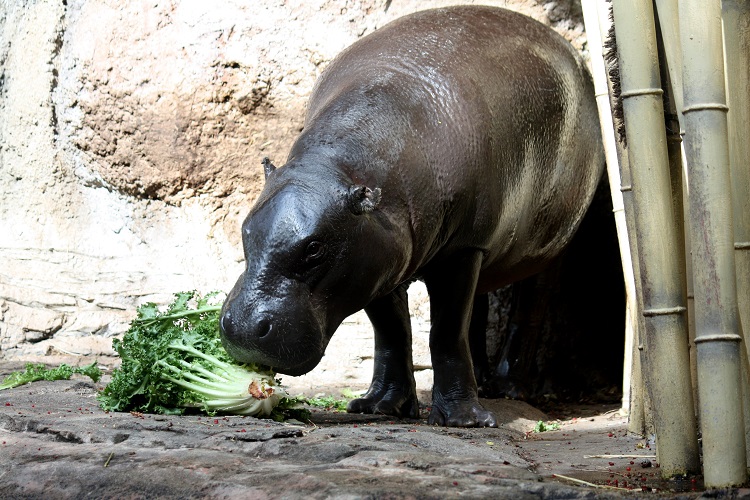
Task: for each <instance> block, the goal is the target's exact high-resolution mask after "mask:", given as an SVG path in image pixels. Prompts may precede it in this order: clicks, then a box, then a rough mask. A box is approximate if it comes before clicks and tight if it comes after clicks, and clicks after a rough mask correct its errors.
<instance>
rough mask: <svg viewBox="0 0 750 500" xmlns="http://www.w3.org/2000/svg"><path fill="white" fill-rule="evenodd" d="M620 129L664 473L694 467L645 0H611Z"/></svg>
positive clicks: (657, 85)
mask: <svg viewBox="0 0 750 500" xmlns="http://www.w3.org/2000/svg"><path fill="white" fill-rule="evenodd" d="M613 8H614V21H615V28H616V30H617V46H618V55H619V62H620V81H621V85H622V99H623V110H624V116H625V128H626V131H627V137H628V149H629V153H628V155H629V159H630V167H631V175H632V180H633V189H634V191H633V202H634V209H635V225H636V232H637V234H638V255H639V259H640V282H641V291H642V296H643V315H644V316H645V321H644V332H643V333H644V337H643V341H644V349H645V356H644V358H643V361H644V368H645V369H644V373H645V374H646V377H645V379H646V385H647V389H648V391H649V392H650V393H651V400H652V402H653V411H654V427H655V429H656V436H657V453H658V456H659V462H660V464H661V473H662V476H664V477H672V476H675V475H681V474H686V473H690V472H696V471H697V470H698V469H699V461H698V443H697V435H696V424H695V414H694V412H693V394H692V387H691V383H690V364H689V353H688V348H687V347H688V330H687V321H686V315H685V311H686V308H685V303H686V299H685V289H684V287H683V283H684V280H683V278H682V275H683V273H684V272H685V271H684V268H683V267H681V265H680V259H679V258H676V257H675V253H679V252H681V251H682V249H683V248H684V239H681V238H680V234H679V232H678V230H677V228H676V226H675V211H674V205H673V203H672V189H671V181H670V175H669V165H668V156H667V142H666V130H665V126H664V113H663V104H662V87H661V80H660V77H659V63H658V51H657V42H656V29H655V25H654V15H653V5H652V3H651V1H650V0H614V1H613Z"/></svg>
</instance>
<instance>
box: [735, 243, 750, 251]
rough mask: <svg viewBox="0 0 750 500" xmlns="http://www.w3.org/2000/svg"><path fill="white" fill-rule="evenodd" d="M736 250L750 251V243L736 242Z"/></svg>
mask: <svg viewBox="0 0 750 500" xmlns="http://www.w3.org/2000/svg"><path fill="white" fill-rule="evenodd" d="M734 249H735V250H750V241H735V242H734Z"/></svg>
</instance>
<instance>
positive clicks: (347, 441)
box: [0, 362, 750, 499]
mask: <svg viewBox="0 0 750 500" xmlns="http://www.w3.org/2000/svg"><path fill="white" fill-rule="evenodd" d="M19 366H20V365H18V364H17V363H16V364H12V363H8V362H4V363H0V373H3V374H5V373H8V372H9V371H10V370H12V369H17V368H19ZM106 381H107V377H105V378H104V379H103V381H101V382H99V383H96V384H94V383H92V382H91V381H90V380H88V379H86V378H83V377H78V376H74V378H73V379H72V380H70V381H56V382H35V383H33V384H29V385H26V386H22V387H18V388H15V389H9V390H5V391H3V392H0V449H1V450H2V451H1V452H0V498H45V499H47V498H83V497H92V498H156V497H158V498H195V497H201V498H302V497H305V498H453V497H468V498H514V499H515V498H663V497H668V498H689V499H692V498H709V497H710V498H716V497H720V498H750V490H743V489H735V490H728V491H721V492H702V491H701V489H702V488H701V484H700V482H699V480H691V479H686V480H684V481H669V482H664V481H660V480H659V479H658V476H659V469H658V466H657V464H656V459H655V456H654V454H653V451H652V448H651V447H650V446H649V443H648V442H647V441H645V440H643V439H641V438H640V437H638V436H633V435H630V434H628V432H627V430H626V419H625V418H623V417H621V416H619V414H618V412H617V409H616V408H613V407H607V406H602V405H598V406H579V407H566V408H559V409H557V410H555V411H553V412H550V413H548V414H544V413H542V412H541V411H539V410H537V409H535V408H532V407H531V406H529V405H527V404H525V403H522V402H518V401H511V400H486V401H485V404H486V405H487V406H488V407H490V408H492V409H493V410H494V411H495V412H496V414H497V416H498V417H499V421H500V426H499V428H497V429H447V428H440V427H432V426H428V425H426V420H425V419H424V417H425V416H426V408H425V409H423V410H424V412H423V418H422V419H420V420H397V419H393V418H391V417H385V416H368V415H350V414H346V413H339V412H336V411H333V410H325V409H319V408H313V412H312V418H311V420H310V421H308V422H304V423H303V422H287V423H277V422H274V421H271V420H259V419H255V418H252V417H234V416H232V417H230V416H216V417H208V416H205V415H202V416H201V415H190V416H163V415H143V414H137V413H105V412H103V411H102V410H100V409H99V408H98V406H97V402H96V393H97V391H98V390H100V389H101V388H102V387H103V385H104V384H105V383H106ZM355 389H356V388H355ZM290 390H291V391H294V385H293V384H291V385H290ZM336 395H338V394H336ZM420 400H421V401H423V402H425V403H428V402H429V401H428V400H429V395H428V394H427V393H422V394H420ZM556 417H557V418H556ZM540 420H542V421H546V422H550V421H553V423H556V424H558V425H559V429H557V430H548V431H546V432H542V433H539V432H534V431H533V430H534V427H535V425H536V424H537V422H538V421H540ZM643 465H647V466H648V467H644V466H643ZM576 480H577V481H585V482H586V483H587V484H584V483H583V482H576ZM592 485H597V486H598V487H597V488H594V487H593V486H592Z"/></svg>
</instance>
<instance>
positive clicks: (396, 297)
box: [346, 284, 419, 418]
mask: <svg viewBox="0 0 750 500" xmlns="http://www.w3.org/2000/svg"><path fill="white" fill-rule="evenodd" d="M407 288H408V285H406V284H404V285H401V286H399V287H398V288H396V290H394V291H393V292H391V293H390V294H388V295H386V296H384V297H381V298H379V299H376V300H374V301H373V302H372V303H370V304H369V305H368V306H367V307H365V312H366V313H367V316H368V317H369V318H370V321H371V322H372V326H373V328H374V330H375V363H374V364H375V367H374V371H373V376H372V384H371V385H370V389H369V390H368V391H367V393H365V395H364V396H363V397H361V398H359V399H353V400H352V401H350V402H349V405H348V407H347V409H346V410H347V411H348V412H349V413H379V414H383V415H393V416H396V417H400V418H419V403H418V401H417V389H416V384H415V382H414V365H413V362H412V355H411V321H410V319H409V303H408V297H407Z"/></svg>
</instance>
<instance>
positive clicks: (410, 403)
mask: <svg viewBox="0 0 750 500" xmlns="http://www.w3.org/2000/svg"><path fill="white" fill-rule="evenodd" d="M346 411H347V412H348V413H369V414H380V415H393V416H394V417H398V418H419V402H418V401H417V396H416V395H415V394H414V393H413V392H411V391H404V390H402V389H395V388H390V389H386V390H383V391H373V390H372V388H371V389H370V390H369V391H367V394H365V395H364V397H362V398H358V399H352V400H351V401H349V404H348V405H347V407H346Z"/></svg>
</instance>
